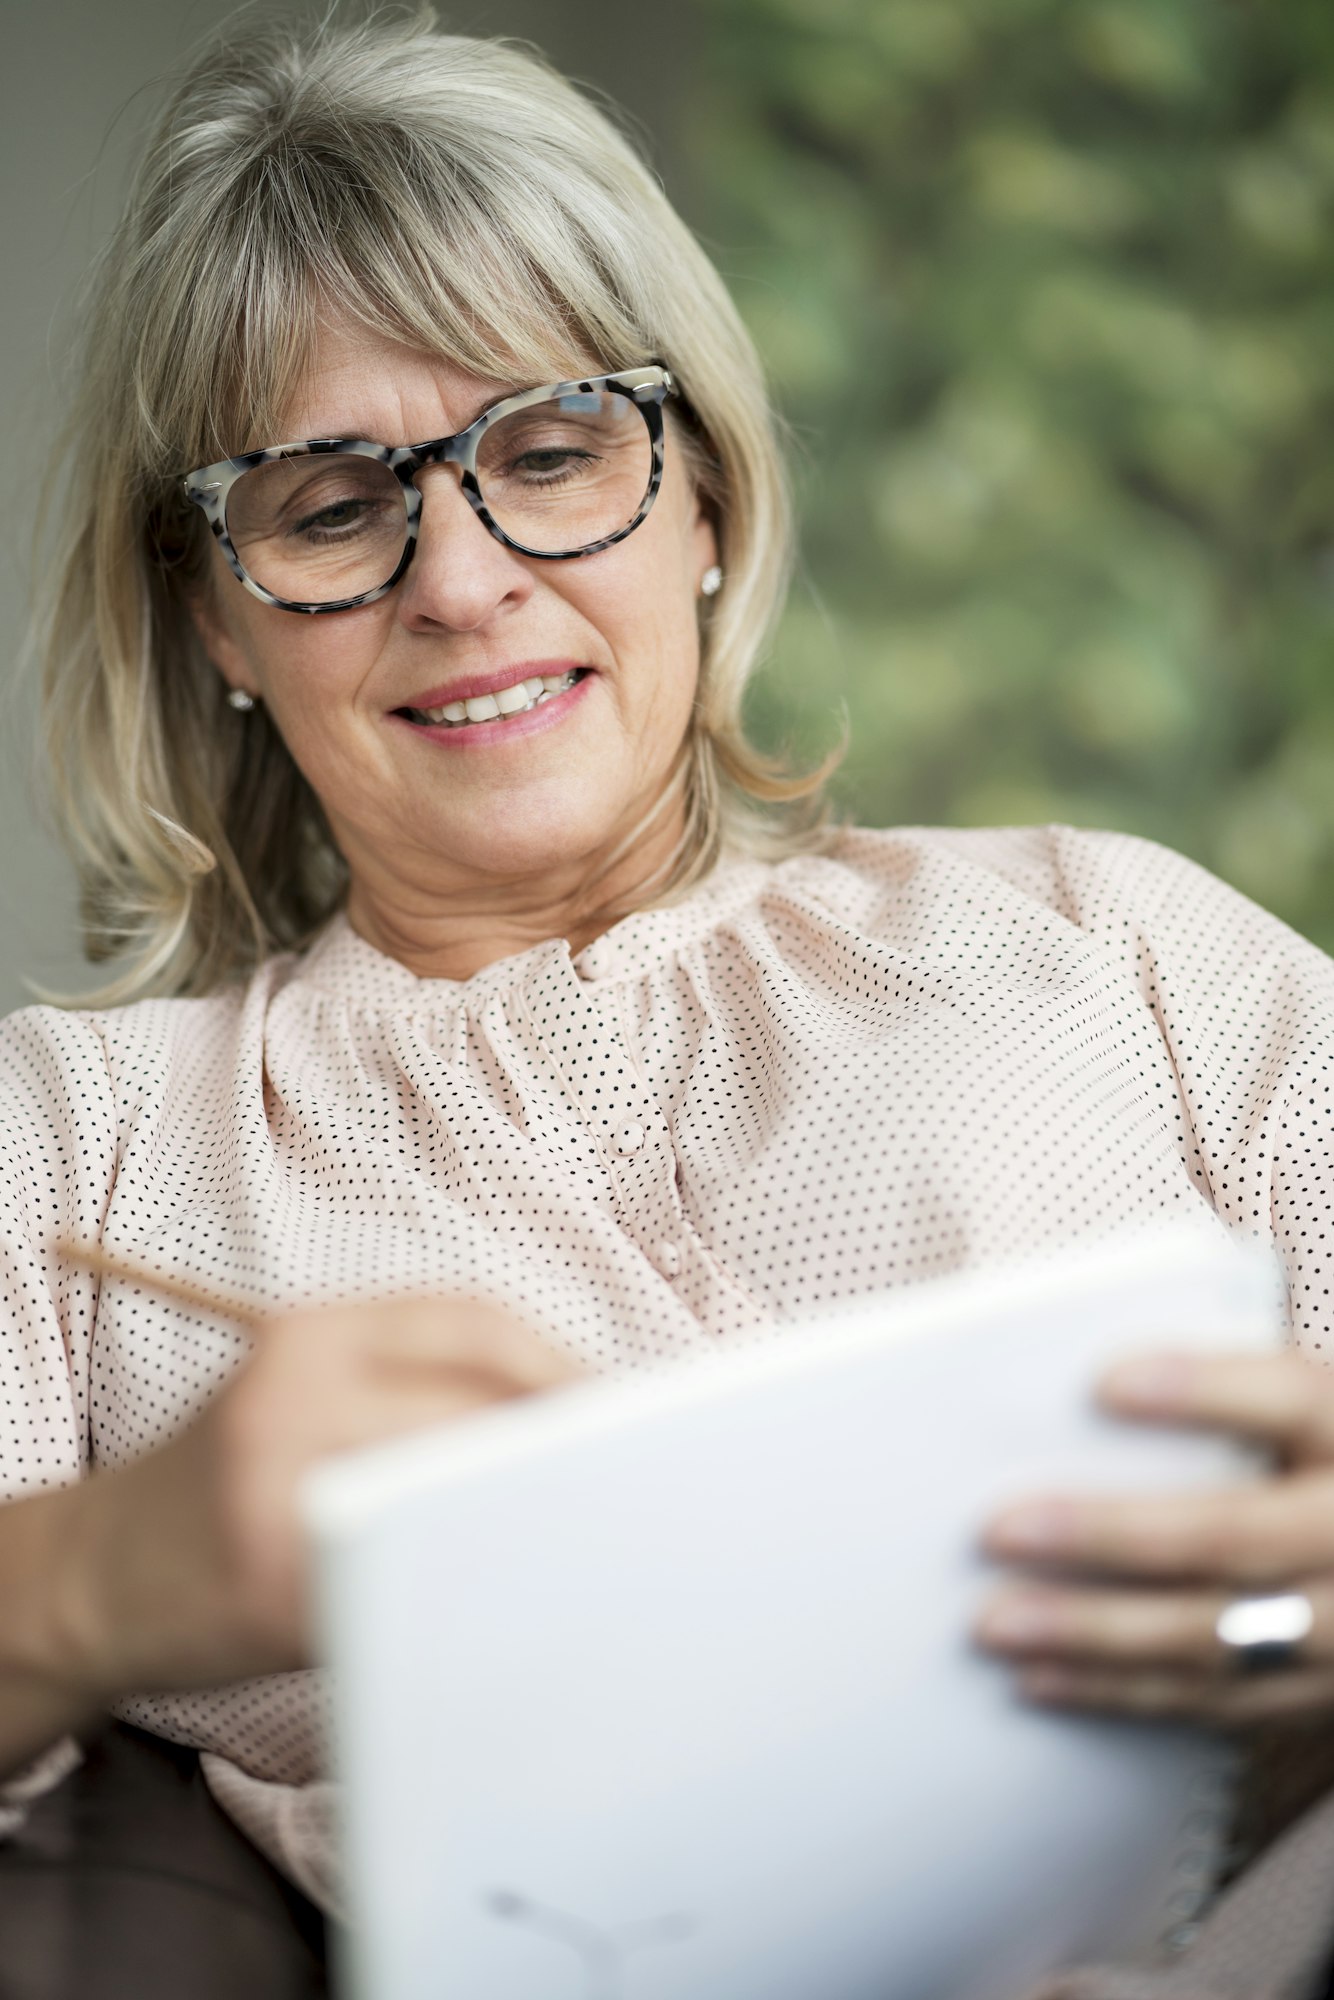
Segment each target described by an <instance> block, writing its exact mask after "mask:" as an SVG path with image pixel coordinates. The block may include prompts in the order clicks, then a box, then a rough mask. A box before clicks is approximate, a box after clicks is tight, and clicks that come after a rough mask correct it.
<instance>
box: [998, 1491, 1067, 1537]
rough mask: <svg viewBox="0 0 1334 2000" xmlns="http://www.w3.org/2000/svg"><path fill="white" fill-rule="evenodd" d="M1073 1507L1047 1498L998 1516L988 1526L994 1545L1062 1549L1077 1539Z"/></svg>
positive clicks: (1014, 1508) (1013, 1508)
mask: <svg viewBox="0 0 1334 2000" xmlns="http://www.w3.org/2000/svg"><path fill="white" fill-rule="evenodd" d="M1074 1532H1075V1517H1074V1509H1073V1508H1072V1507H1070V1506H1068V1505H1066V1504H1064V1503H1057V1502H1055V1501H1044V1502H1043V1503H1042V1504H1041V1505H1040V1506H1026V1507H1012V1508H1011V1509H1010V1510H1009V1511H1008V1513H1005V1514H999V1515H997V1517H996V1519H995V1520H994V1521H993V1522H992V1523H991V1525H990V1527H989V1528H988V1529H987V1540H988V1542H989V1543H990V1544H991V1546H992V1547H993V1548H1003V1549H1061V1548H1065V1547H1066V1546H1067V1544H1068V1543H1069V1542H1071V1541H1072V1540H1073V1538H1074Z"/></svg>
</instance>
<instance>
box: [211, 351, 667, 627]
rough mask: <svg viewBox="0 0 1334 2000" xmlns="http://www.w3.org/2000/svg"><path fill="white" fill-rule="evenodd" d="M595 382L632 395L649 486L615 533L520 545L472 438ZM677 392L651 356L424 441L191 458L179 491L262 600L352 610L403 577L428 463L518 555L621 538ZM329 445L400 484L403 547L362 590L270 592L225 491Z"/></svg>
mask: <svg viewBox="0 0 1334 2000" xmlns="http://www.w3.org/2000/svg"><path fill="white" fill-rule="evenodd" d="M600 389H609V390H611V391H612V393H613V394H615V395H619V396H624V397H625V398H626V400H627V401H629V402H632V403H633V404H634V405H635V407H636V408H637V409H638V410H639V412H640V414H641V415H642V417H643V419H644V423H645V425H646V426H647V429H648V434H649V443H650V446H651V464H650V468H649V478H648V486H647V488H646V490H645V493H644V497H643V499H642V500H641V502H640V504H639V509H638V512H637V513H636V514H635V515H634V518H633V519H632V520H630V521H628V522H627V523H626V525H625V526H624V527H623V528H618V529H617V530H616V532H615V533H614V534H611V535H603V536H602V537H601V538H600V539H599V540H598V541H595V542H589V543H587V544H586V545H585V547H583V548H581V549H558V550H551V549H530V548H527V547H525V545H524V544H523V543H522V542H517V541H515V539H514V537H513V536H512V535H507V534H506V532H505V530H504V529H503V528H502V527H501V526H500V524H499V522H498V521H497V520H496V519H495V517H494V515H493V514H491V512H490V511H489V509H488V507H487V505H486V502H485V500H484V499H483V497H482V489H481V486H480V484H479V482H478V478H477V450H478V446H479V445H480V444H481V441H482V438H483V437H484V436H485V434H486V432H487V431H488V430H489V429H490V428H491V426H492V425H493V424H495V423H498V422H499V421H500V420H501V418H502V417H509V416H513V415H514V414H515V412H516V411H518V410H525V409H530V408H531V407H532V406H533V404H535V403H542V402H546V401H547V400H548V399H549V398H553V397H556V396H561V395H575V394H582V395H592V394H593V393H594V392H595V391H596V390H600ZM680 393H681V392H680V390H679V388H678V387H677V384H676V382H675V380H674V378H673V376H672V372H671V370H670V369H669V368H668V367H666V366H665V365H664V364H663V363H662V362H660V361H655V362H650V363H648V364H647V365H646V366H644V367H642V368H620V369H617V370H616V371H615V372H614V373H612V374H610V375H588V376H583V377H580V378H578V379H576V380H573V381H569V382H548V383H546V384H545V385H544V386H543V387H541V388H538V389H523V390H520V391H519V392H518V394H516V395H513V396H505V397H502V398H501V400H500V401H499V402H498V403H492V404H491V405H490V406H489V407H488V408H487V409H485V410H483V411H482V413H481V415H480V416H478V417H475V418H474V419H473V421H472V423H470V424H469V425H468V426H467V428H466V429H464V430H461V431H455V432H453V433H452V435H450V436H448V437H439V438H430V439H428V440H427V441H426V442H425V443H423V444H401V445H390V444H377V443H375V442H374V440H373V439H370V438H303V439H301V440H300V441H299V442H297V443H295V444H271V445H264V446H261V448H260V449H259V450H258V451H244V452H238V453H237V454H236V455H235V456H234V457H231V458H220V459H218V460H217V461H216V463H215V464H213V465H201V466H197V467H196V468H195V470H194V471H193V472H187V473H184V474H182V475H181V488H182V491H183V492H184V494H185V497H186V499H187V500H189V501H190V502H192V504H193V505H194V506H196V507H198V508H199V509H200V510H201V511H202V513H203V515H204V518H205V520H206V521H207V522H208V525H209V527H210V528H211V529H212V531H213V534H214V537H215V539H216V540H217V542H218V544H219V546H220V547H221V549H222V553H223V555H224V557H225V558H226V561H227V565H228V568H229V569H230V570H231V572H232V574H233V576H235V578H236V579H237V581H238V583H240V584H242V585H243V586H244V588H245V589H246V590H248V591H249V592H250V594H251V596H252V597H257V598H258V599H259V601H260V603H261V604H271V605H273V606H274V607H275V608H276V609H277V610H279V611H304V612H307V613H309V614H310V616H312V617H315V616H318V615H319V614H320V613H321V612H326V611H351V610H353V609H354V608H355V607H356V606H357V605H360V604H374V603H376V602H377V600H378V599H379V598H381V597H387V596H388V594H389V592H390V591H391V590H393V589H394V587H395V586H396V585H397V584H398V583H400V582H401V581H402V578H403V576H404V574H405V572H406V570H407V568H408V565H409V564H410V563H411V561H412V558H413V556H414V555H415V553H416V549H417V536H418V531H419V529H420V526H421V511H422V496H421V490H420V488H419V487H417V486H416V485H414V483H413V481H414V479H415V477H416V475H417V473H419V472H421V471H422V470H423V469H424V468H425V467H426V466H428V465H457V466H458V468H459V484H460V486H461V487H462V488H463V491H464V493H465V494H466V495H467V497H468V501H469V504H470V505H471V507H472V510H473V512H474V514H476V516H477V518H478V520H479V521H480V522H481V523H482V525H483V527H485V528H486V529H487V530H488V531H489V532H490V533H491V534H492V535H494V536H495V538H496V540H497V541H498V542H502V543H503V544H504V545H505V547H506V548H508V549H513V550H514V551H515V553H516V554H518V555H521V556H532V557H533V558H535V560H537V561H538V562H573V561H575V560H577V559H578V558H579V557H580V556H591V555H596V554H597V553H598V551H599V550H600V549H609V548H611V547H613V546H614V544H615V543H617V542H623V541H624V540H625V538H626V536H627V535H632V534H633V533H634V531H635V529H636V528H637V527H638V526H639V525H640V523H641V522H642V521H643V519H644V517H645V515H646V514H647V513H648V511H649V509H650V507H651V506H652V505H653V502H654V501H655V500H656V499H657V497H658V490H659V488H660V487H661V485H662V475H663V465H664V458H665V425H664V422H663V406H664V404H665V403H666V400H667V398H668V396H679V395H680ZM331 452H338V453H341V454H343V455H345V456H350V457H355V458H369V459H374V460H375V461H376V462H377V463H378V464H380V465H387V466H388V467H389V470H390V471H391V472H392V473H393V474H394V476H395V477H396V478H397V480H398V482H399V485H400V486H401V487H402V489H403V502H404V509H405V520H404V533H403V553H402V555H401V556H400V557H399V561H398V567H397V569H396V570H395V571H394V573H393V575H392V576H391V577H390V578H389V579H388V581H387V582H386V583H380V584H377V585H376V586H375V588H374V590H363V591H361V592H360V593H359V594H358V595H357V596H355V597H340V598H337V599H335V600H334V602H333V603H331V604H305V603H302V602H300V601H299V600H297V599H294V598H287V597H277V596H275V594H274V593H273V591H271V590H266V589H265V587H264V585H263V584H262V583H259V582H257V580H256V579H255V578H254V577H252V576H251V575H250V574H249V573H248V571H247V570H246V567H245V564H244V563H243V562H242V561H241V558H240V556H239V555H238V554H237V552H236V547H235V545H234V543H233V541H232V538H231V535H230V534H229V532H228V529H227V501H228V497H229V495H230V493H231V490H232V488H233V487H234V486H235V485H236V483H237V481H238V480H240V479H242V478H244V476H245V474H246V473H247V472H253V470H254V469H255V467H256V466H257V465H272V464H276V463H278V462H279V461H280V460H282V459H291V458H304V457H316V456H318V455H320V454H324V453H331Z"/></svg>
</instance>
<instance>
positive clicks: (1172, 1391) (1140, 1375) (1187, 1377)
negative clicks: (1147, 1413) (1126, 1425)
mask: <svg viewBox="0 0 1334 2000" xmlns="http://www.w3.org/2000/svg"><path fill="white" fill-rule="evenodd" d="M1192 1373H1193V1370H1192V1366H1191V1363H1190V1361H1189V1360H1187V1358H1186V1357H1185V1356H1184V1355H1179V1354H1156V1355H1145V1356H1144V1357H1143V1358H1142V1359H1139V1360H1135V1361H1118V1362H1117V1363H1116V1365H1115V1367H1113V1368H1109V1369H1108V1371H1107V1373H1106V1375H1104V1377H1103V1379H1102V1388H1103V1390H1104V1392H1105V1393H1106V1394H1107V1395H1109V1396H1111V1397H1113V1398H1114V1399H1115V1400H1116V1401H1117V1402H1118V1403H1135V1404H1138V1405H1140V1406H1141V1407H1143V1408H1145V1409H1168V1408H1175V1407H1176V1406H1177V1405H1179V1404H1181V1403H1184V1402H1185V1401H1186V1400H1187V1399H1188V1397H1189V1394H1190V1387H1191V1377H1192Z"/></svg>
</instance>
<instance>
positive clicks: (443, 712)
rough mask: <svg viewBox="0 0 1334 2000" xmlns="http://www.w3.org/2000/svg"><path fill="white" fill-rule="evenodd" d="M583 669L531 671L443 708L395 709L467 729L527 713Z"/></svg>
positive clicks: (423, 721) (429, 722)
mask: <svg viewBox="0 0 1334 2000" xmlns="http://www.w3.org/2000/svg"><path fill="white" fill-rule="evenodd" d="M585 671H586V669H584V668H581V667H572V668H571V669H570V671H569V672H568V673H566V674H543V675H541V676H538V675H534V676H533V677H532V679H530V680H525V681H516V682H515V683H514V685H513V687H506V688H497V689H496V691H495V693H494V694H480V695H471V696H470V697H469V698H468V700H467V701H448V702H446V703H445V705H444V707H443V708H404V709H400V710H399V711H398V712H399V714H400V715H405V716H406V717H407V718H408V720H409V722H415V723H417V724H419V725H425V726H427V727H430V728H436V729H438V728H440V727H442V726H443V727H445V728H448V729H470V728H473V727H474V726H475V725H476V724H477V723H479V722H501V721H506V720H508V719H509V717H511V716H515V715H528V714H530V713H531V712H532V710H533V709H535V708H541V707H542V706H543V705H544V704H545V703H546V702H548V701H550V700H552V698H553V697H554V696H555V695H558V694H564V693H565V691H566V690H567V688H572V687H573V686H574V685H575V683H576V682H577V681H578V680H580V679H581V678H582V676H583V674H584V672H585Z"/></svg>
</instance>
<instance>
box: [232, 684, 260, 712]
mask: <svg viewBox="0 0 1334 2000" xmlns="http://www.w3.org/2000/svg"><path fill="white" fill-rule="evenodd" d="M227 700H228V702H229V703H230V704H231V706H232V707H233V708H240V709H246V708H253V707H254V706H255V697H254V695H253V694H247V693H246V691H245V689H244V688H233V689H232V691H231V693H230V694H229V695H228V697H227Z"/></svg>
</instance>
